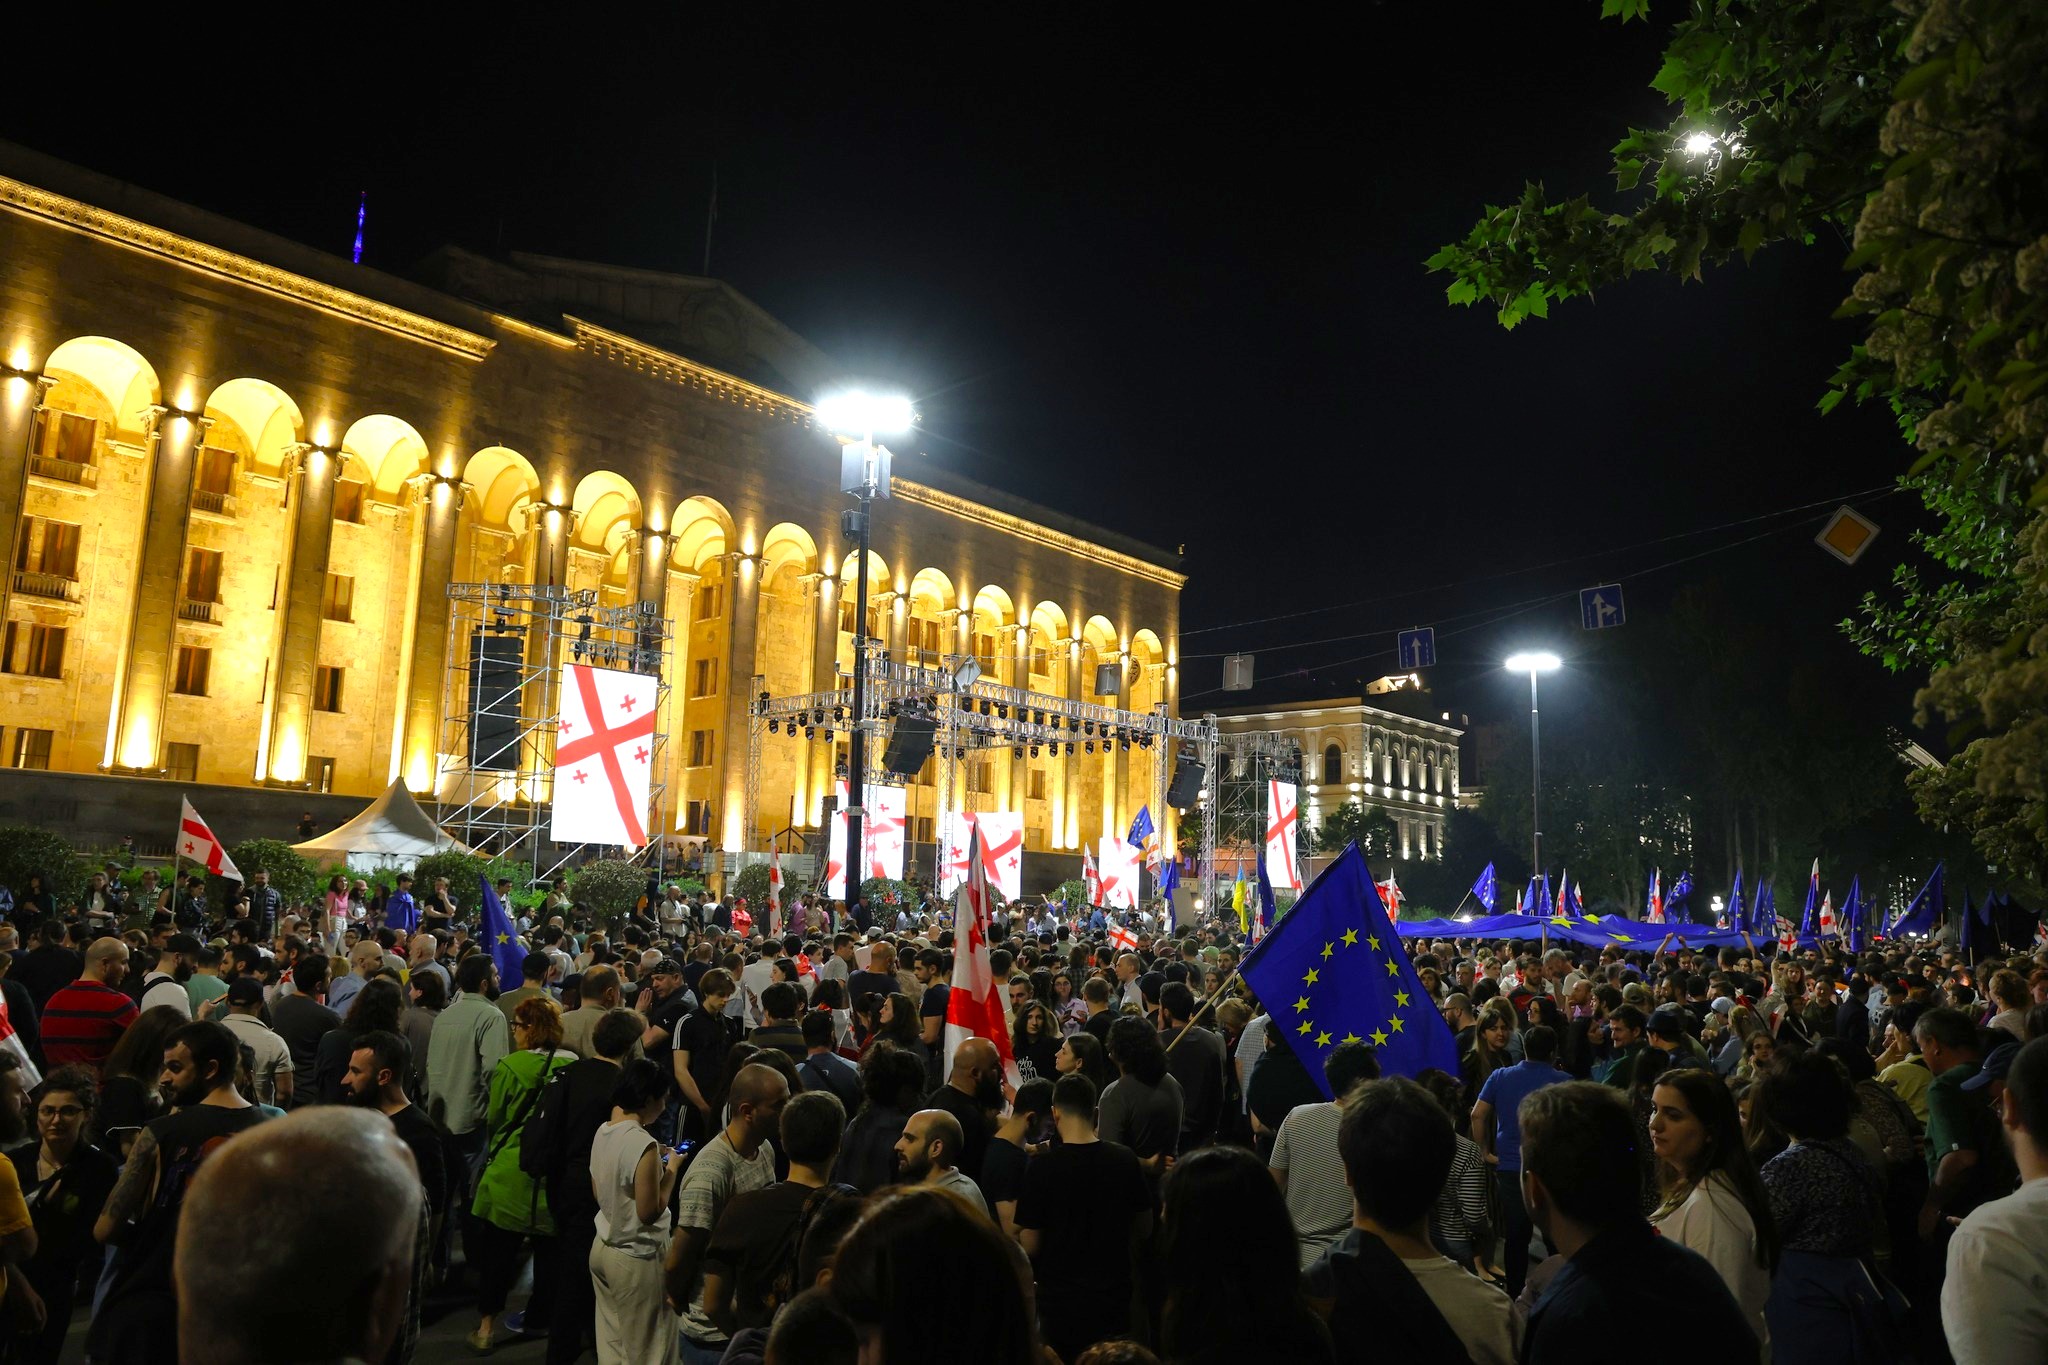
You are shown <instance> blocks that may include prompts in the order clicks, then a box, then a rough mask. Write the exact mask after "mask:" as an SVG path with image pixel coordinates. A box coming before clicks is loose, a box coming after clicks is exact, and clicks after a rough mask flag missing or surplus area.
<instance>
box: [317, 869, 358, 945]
mask: <svg viewBox="0 0 2048 1365" xmlns="http://www.w3.org/2000/svg"><path fill="white" fill-rule="evenodd" d="M350 908H351V902H350V900H349V886H348V875H347V874H346V873H342V872H337V873H335V874H334V875H333V876H332V877H329V878H328V879H327V890H326V892H325V893H323V894H322V895H321V897H320V915H321V920H320V940H321V942H322V943H323V944H325V945H327V946H329V947H332V946H333V945H335V944H338V943H340V942H341V934H342V931H343V930H344V929H346V928H348V919H349V910H350Z"/></svg>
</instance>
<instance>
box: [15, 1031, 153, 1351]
mask: <svg viewBox="0 0 2048 1365" xmlns="http://www.w3.org/2000/svg"><path fill="white" fill-rule="evenodd" d="M165 1008H171V1007H170V1006H166V1007H165ZM159 1056H161V1054H159ZM33 1099H34V1106H33V1108H32V1109H31V1110H30V1113H31V1114H32V1116H33V1117H34V1119H35V1125H36V1127H35V1131H36V1136H37V1138H38V1139H40V1140H39V1141H37V1142H31V1143H28V1144H26V1145H24V1146H21V1147H17V1148H15V1149H14V1150H13V1151H12V1152H10V1153H8V1156H9V1158H10V1159H11V1160H12V1161H13V1162H14V1171H15V1175H16V1177H17V1179H19V1181H20V1183H21V1193H22V1197H23V1198H24V1199H26V1200H27V1201H28V1208H29V1214H30V1216H31V1217H32V1218H33V1219H34V1226H35V1233H36V1250H35V1254H34V1255H33V1256H31V1257H29V1258H28V1259H27V1260H26V1261H23V1262H21V1263H20V1264H19V1265H18V1266H16V1267H15V1273H17V1274H19V1275H21V1276H22V1277H23V1279H25V1280H26V1281H27V1283H28V1285H29V1287H30V1288H32V1289H34V1290H35V1292H36V1293H37V1294H38V1295H40V1296H41V1298H42V1301H43V1325H42V1327H41V1328H40V1329H38V1330H34V1331H29V1332H27V1333H26V1334H25V1335H23V1336H20V1337H17V1338H16V1339H15V1347H14V1354H13V1355H11V1356H9V1357H8V1359H10V1360H12V1361H17V1362H22V1365H56V1362H57V1359H58V1357H59V1356H61V1355H62V1354H63V1351H64V1336H65V1333H66V1332H68V1331H69V1330H70V1328H71V1309H72V1305H73V1303H74V1301H75V1299H76V1296H77V1292H78V1277H79V1273H80V1272H81V1271H82V1270H83V1269H85V1267H86V1266H88V1265H95V1266H96V1265H97V1264H98V1263H99V1250H100V1249H99V1244H98V1243H97V1242H95V1241H94V1240H93V1235H92V1225H93V1220H94V1219H96V1218H97V1217H99V1211H100V1208H101V1207H102V1206H103V1205H104V1204H105V1203H106V1202H107V1196H108V1194H110V1193H112V1191H113V1188H114V1180H115V1177H116V1176H117V1175H118V1174H119V1172H118V1170H116V1168H115V1166H114V1159H113V1157H111V1156H109V1155H108V1154H107V1153H106V1152H103V1151H101V1150H100V1149H99V1148H98V1147H96V1146H94V1145H93V1142H92V1119H93V1110H94V1108H95V1106H96V1105H97V1104H98V1101H99V1086H98V1084H97V1083H96V1082H94V1080H93V1078H92V1072H91V1071H89V1070H87V1069H86V1068H85V1067H82V1066H64V1067H59V1068H57V1069H56V1070H55V1071H52V1072H51V1073H50V1074H49V1075H48V1076H47V1077H45V1078H44V1079H43V1083H42V1084H41V1085H40V1086H38V1087H37V1088H36V1091H35V1094H34V1096H33Z"/></svg>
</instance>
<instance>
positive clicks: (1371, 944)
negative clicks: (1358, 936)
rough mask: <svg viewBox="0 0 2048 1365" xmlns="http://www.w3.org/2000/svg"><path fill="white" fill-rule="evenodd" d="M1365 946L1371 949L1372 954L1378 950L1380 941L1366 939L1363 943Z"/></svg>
mask: <svg viewBox="0 0 2048 1365" xmlns="http://www.w3.org/2000/svg"><path fill="white" fill-rule="evenodd" d="M1365 946H1366V947H1368V948H1370V949H1372V950H1373V951H1374V952H1378V951H1379V950H1380V941H1379V940H1378V939H1376V938H1368V939H1367V940H1366V941H1365Z"/></svg>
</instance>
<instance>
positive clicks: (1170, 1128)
mask: <svg viewBox="0 0 2048 1365" xmlns="http://www.w3.org/2000/svg"><path fill="white" fill-rule="evenodd" d="M1109 1060H1110V1061H1112V1062H1114V1063H1115V1064H1116V1069H1117V1078H1116V1079H1115V1080H1113V1081H1111V1082H1110V1083H1109V1088H1108V1089H1107V1090H1104V1091H1103V1092H1102V1101H1101V1105H1100V1107H1099V1109H1098V1111H1097V1117H1096V1130H1097V1132H1098V1133H1099V1134H1100V1135H1101V1137H1102V1140H1103V1141H1104V1142H1121V1143H1122V1144H1123V1145H1124V1146H1126V1147H1128V1148H1130V1149H1131V1151H1132V1152H1133V1153H1135V1154H1136V1156H1137V1158H1138V1164H1139V1165H1140V1166H1142V1167H1143V1168H1144V1170H1145V1174H1146V1175H1147V1176H1148V1177H1150V1178H1151V1180H1152V1182H1153V1184H1154V1185H1157V1184H1158V1182H1159V1178H1160V1177H1161V1176H1162V1175H1164V1174H1165V1173H1166V1164H1167V1162H1168V1161H1169V1160H1171V1159H1172V1157H1173V1155H1174V1153H1175V1152H1176V1151H1178V1150H1179V1147H1180V1124H1181V1117H1182V1115H1183V1114H1184V1113H1185V1111H1186V1104H1187V1101H1186V1098H1185V1097H1184V1096H1183V1095H1182V1094H1181V1089H1180V1082H1179V1081H1177V1080H1175V1079H1174V1078H1173V1077H1172V1076H1171V1075H1170V1074H1168V1072H1167V1070H1166V1044H1165V1043H1164V1042H1162V1041H1161V1040H1160V1037H1159V1030H1158V1029H1156V1028H1154V1027H1153V1026H1152V1022H1151V1021H1150V1020H1149V1019H1146V1018H1144V1017H1142V1016H1139V1015H1129V1014H1127V1015H1125V1016H1124V1017H1123V1018H1121V1019H1119V1020H1117V1021H1116V1022H1115V1023H1114V1024H1111V1025H1110V1026H1109ZM1268 1179H1271V1177H1268Z"/></svg>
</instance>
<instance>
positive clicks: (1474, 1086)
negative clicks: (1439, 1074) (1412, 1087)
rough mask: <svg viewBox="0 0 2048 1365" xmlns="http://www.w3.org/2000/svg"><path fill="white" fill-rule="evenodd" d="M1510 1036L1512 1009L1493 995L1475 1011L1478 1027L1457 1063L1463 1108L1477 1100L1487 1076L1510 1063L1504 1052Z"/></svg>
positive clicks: (1513, 1029) (1507, 1053)
mask: <svg viewBox="0 0 2048 1365" xmlns="http://www.w3.org/2000/svg"><path fill="white" fill-rule="evenodd" d="M1514 1032H1515V1007H1514V1006H1513V1005H1511V1004H1509V1003H1508V1002H1507V1001H1506V1000H1504V999H1502V998H1501V997H1500V996H1497V995H1496V996H1494V997H1493V998H1492V999H1491V1000H1488V1001H1487V1002H1486V1003H1485V1004H1484V1005H1481V1006H1480V1007H1479V1024H1478V1026H1477V1027H1476V1028H1474V1029H1473V1030H1472V1046H1471V1047H1469V1048H1467V1049H1466V1050H1465V1055H1464V1056H1463V1057H1460V1058H1459V1059H1458V1070H1459V1073H1460V1076H1461V1078H1462V1079H1463V1080H1464V1082H1465V1103H1466V1105H1468V1106H1469V1105H1471V1104H1472V1102H1473V1101H1475V1100H1477V1099H1478V1098H1479V1090H1480V1087H1482V1086H1484V1085H1485V1084H1486V1078H1487V1077H1488V1076H1491V1075H1492V1074H1493V1073H1494V1072H1495V1071H1498V1070H1499V1069H1500V1068H1501V1067H1504V1066H1508V1065H1511V1064H1512V1063H1513V1062H1514V1058H1513V1057H1512V1056H1510V1055H1509V1052H1508V1039H1509V1038H1511V1037H1512V1036H1513V1035H1514Z"/></svg>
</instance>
